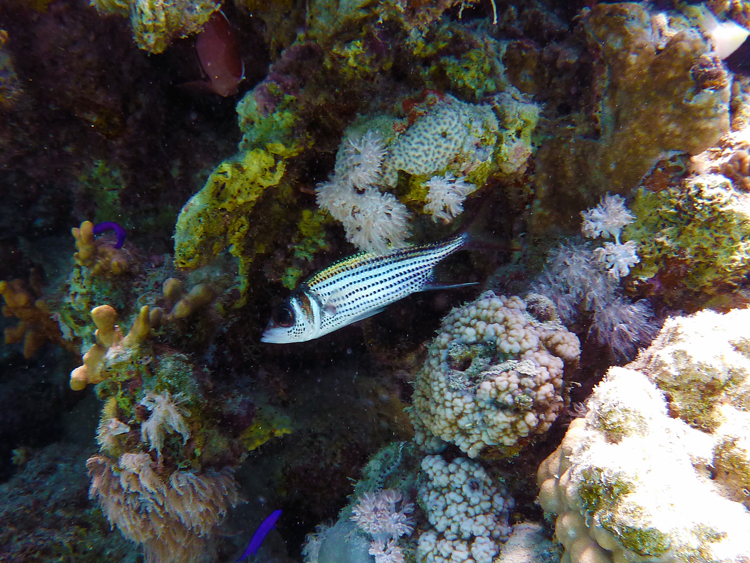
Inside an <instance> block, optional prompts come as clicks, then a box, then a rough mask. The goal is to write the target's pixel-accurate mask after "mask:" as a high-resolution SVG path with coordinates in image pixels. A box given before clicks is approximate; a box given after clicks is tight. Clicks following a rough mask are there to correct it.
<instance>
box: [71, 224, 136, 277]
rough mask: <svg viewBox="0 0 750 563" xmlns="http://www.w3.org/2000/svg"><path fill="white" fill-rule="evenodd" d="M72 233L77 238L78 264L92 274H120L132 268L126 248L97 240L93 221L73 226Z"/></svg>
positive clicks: (76, 257) (76, 254) (76, 255)
mask: <svg viewBox="0 0 750 563" xmlns="http://www.w3.org/2000/svg"><path fill="white" fill-rule="evenodd" d="M72 233H73V236H74V237H75V239H76V249H77V252H76V253H75V255H74V258H75V261H76V264H78V265H79V266H83V267H86V268H89V269H90V275H91V276H119V275H121V274H123V273H125V272H127V271H128V269H129V268H130V259H129V256H128V254H127V252H126V251H125V250H122V249H120V248H117V247H116V246H114V245H110V244H107V243H102V242H99V241H97V240H96V238H95V237H94V224H93V223H92V222H91V221H84V222H83V223H81V226H80V227H73V229H72Z"/></svg>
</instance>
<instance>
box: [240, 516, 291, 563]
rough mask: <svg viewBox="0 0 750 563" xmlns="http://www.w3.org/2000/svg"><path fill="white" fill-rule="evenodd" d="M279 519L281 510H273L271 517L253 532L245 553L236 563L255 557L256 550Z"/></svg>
mask: <svg viewBox="0 0 750 563" xmlns="http://www.w3.org/2000/svg"><path fill="white" fill-rule="evenodd" d="M280 517H281V510H274V511H273V512H271V515H270V516H269V517H268V518H266V519H265V520H263V522H262V523H261V525H260V526H258V529H257V530H255V533H254V534H253V539H251V540H250V544H249V545H248V546H247V549H246V550H245V553H243V554H242V557H240V558H239V559H238V560H237V563H239V562H240V561H242V560H243V559H247V558H248V557H249V556H251V555H257V553H258V550H259V549H260V544H262V543H263V540H264V539H266V536H267V535H268V532H270V531H271V530H272V529H273V527H274V526H275V525H276V521H277V520H278V519H279V518H280Z"/></svg>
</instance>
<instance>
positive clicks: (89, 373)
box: [70, 305, 151, 391]
mask: <svg viewBox="0 0 750 563" xmlns="http://www.w3.org/2000/svg"><path fill="white" fill-rule="evenodd" d="M149 313H150V309H149V307H148V306H143V307H141V310H140V311H139V313H138V316H137V317H136V319H135V321H134V322H133V326H132V327H131V328H130V332H128V334H127V335H126V336H125V337H123V336H122V332H120V329H119V327H118V326H117V325H116V324H115V322H116V321H117V312H116V311H115V310H114V309H113V308H112V307H110V306H109V305H102V306H100V307H96V308H94V309H92V310H91V318H92V319H93V320H94V324H95V325H96V328H97V330H96V333H95V336H96V343H95V344H94V345H93V346H91V348H89V350H88V351H87V352H86V353H85V354H84V355H83V365H82V366H80V367H77V368H76V369H74V370H73V371H72V372H70V388H71V389H73V390H74V391H81V390H83V389H85V388H86V385H89V384H95V383H100V382H102V381H104V380H105V379H106V378H107V377H106V370H105V367H106V359H107V354H108V352H109V350H110V349H111V348H115V347H120V348H123V349H131V348H136V347H137V346H140V345H141V344H142V343H143V342H144V341H145V340H146V339H147V338H148V335H149V332H150V331H151V322H150V315H149Z"/></svg>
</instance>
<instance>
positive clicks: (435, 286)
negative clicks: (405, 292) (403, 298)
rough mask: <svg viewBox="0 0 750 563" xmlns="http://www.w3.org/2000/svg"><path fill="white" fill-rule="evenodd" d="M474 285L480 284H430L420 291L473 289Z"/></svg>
mask: <svg viewBox="0 0 750 563" xmlns="http://www.w3.org/2000/svg"><path fill="white" fill-rule="evenodd" d="M472 285H479V282H468V283H451V284H445V283H436V282H430V283H428V284H427V285H425V286H424V287H423V288H422V289H420V290H419V291H437V290H440V289H458V288H459V287H471V286H472Z"/></svg>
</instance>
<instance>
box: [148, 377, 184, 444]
mask: <svg viewBox="0 0 750 563" xmlns="http://www.w3.org/2000/svg"><path fill="white" fill-rule="evenodd" d="M182 401H183V397H182V396H181V395H175V396H174V397H172V396H171V395H170V394H169V391H165V392H164V393H160V394H158V395H157V394H154V393H151V392H149V393H148V394H147V395H146V396H145V397H144V398H143V399H142V400H141V403H140V404H141V405H143V406H144V407H146V408H147V409H148V410H150V411H151V415H150V416H149V417H148V420H147V421H146V422H144V423H143V424H142V425H141V437H142V439H143V441H144V442H147V443H149V444H151V447H152V448H153V449H155V450H156V453H157V454H158V455H159V456H161V449H162V446H163V445H164V434H165V433H166V432H175V433H178V434H180V435H182V443H183V444H184V443H185V442H187V439H188V438H189V437H190V429H189V428H188V427H187V424H186V423H185V416H187V412H186V411H185V410H184V409H183V408H181V407H180V403H181V402H182Z"/></svg>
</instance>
